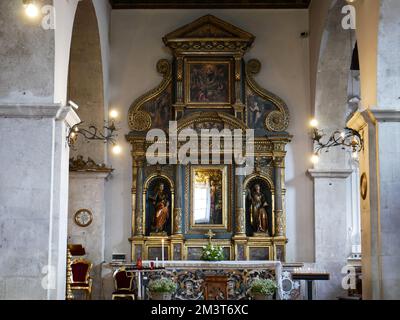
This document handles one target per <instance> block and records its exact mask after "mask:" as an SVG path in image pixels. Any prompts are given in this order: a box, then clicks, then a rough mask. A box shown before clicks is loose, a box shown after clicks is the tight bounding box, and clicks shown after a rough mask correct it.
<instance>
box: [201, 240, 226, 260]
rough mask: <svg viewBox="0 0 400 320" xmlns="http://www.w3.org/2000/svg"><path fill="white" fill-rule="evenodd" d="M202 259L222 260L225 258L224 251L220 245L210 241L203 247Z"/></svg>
mask: <svg viewBox="0 0 400 320" xmlns="http://www.w3.org/2000/svg"><path fill="white" fill-rule="evenodd" d="M201 259H202V260H205V261H221V260H224V259H225V255H224V251H223V249H222V248H221V247H220V246H214V245H213V244H211V243H209V244H207V245H206V246H204V247H203V253H202V255H201Z"/></svg>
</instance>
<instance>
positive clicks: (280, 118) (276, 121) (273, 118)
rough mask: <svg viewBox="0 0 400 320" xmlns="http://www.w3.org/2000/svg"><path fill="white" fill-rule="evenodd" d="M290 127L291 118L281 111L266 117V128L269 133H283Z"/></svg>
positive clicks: (273, 112)
mask: <svg viewBox="0 0 400 320" xmlns="http://www.w3.org/2000/svg"><path fill="white" fill-rule="evenodd" d="M288 126H289V118H287V117H285V114H284V113H282V112H281V111H272V112H270V113H268V114H267V116H266V117H265V128H266V129H267V130H268V131H274V132H282V131H285V130H286V129H287V128H288Z"/></svg>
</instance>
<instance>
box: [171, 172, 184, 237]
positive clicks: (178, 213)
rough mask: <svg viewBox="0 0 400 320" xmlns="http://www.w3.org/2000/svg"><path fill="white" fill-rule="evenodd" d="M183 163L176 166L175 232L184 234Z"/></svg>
mask: <svg viewBox="0 0 400 320" xmlns="http://www.w3.org/2000/svg"><path fill="white" fill-rule="evenodd" d="M181 184H182V165H180V164H178V165H176V166H175V203H174V230H173V234H182V189H183V188H182V185H181Z"/></svg>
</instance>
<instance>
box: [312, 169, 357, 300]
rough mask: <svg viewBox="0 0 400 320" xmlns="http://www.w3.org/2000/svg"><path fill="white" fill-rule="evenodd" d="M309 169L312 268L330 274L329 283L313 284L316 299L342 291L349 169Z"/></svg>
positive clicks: (346, 252) (348, 244) (346, 254)
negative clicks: (313, 254)
mask: <svg viewBox="0 0 400 320" xmlns="http://www.w3.org/2000/svg"><path fill="white" fill-rule="evenodd" d="M309 173H310V175H311V177H312V178H313V179H314V203H315V208H314V211H315V213H314V214H315V263H316V268H318V269H324V270H326V271H328V272H329V273H330V275H331V279H330V281H329V283H328V281H327V282H326V283H325V281H321V282H320V283H317V284H316V287H317V288H316V289H317V294H316V297H317V299H318V300H330V299H336V297H338V296H341V295H343V294H345V292H344V290H343V289H342V279H343V275H342V274H341V272H342V268H343V267H344V266H345V265H346V263H347V258H348V257H349V256H350V254H351V242H350V241H348V230H349V225H348V223H347V215H348V214H347V212H348V211H349V210H351V202H350V201H348V200H347V199H348V197H349V195H348V190H350V184H351V181H350V179H349V177H350V176H351V173H352V170H351V169H336V170H326V169H313V170H309Z"/></svg>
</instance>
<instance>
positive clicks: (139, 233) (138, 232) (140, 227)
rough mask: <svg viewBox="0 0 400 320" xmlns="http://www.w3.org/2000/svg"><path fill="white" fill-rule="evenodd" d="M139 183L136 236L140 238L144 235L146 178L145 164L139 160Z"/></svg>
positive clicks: (137, 189)
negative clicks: (144, 186) (144, 181)
mask: <svg viewBox="0 0 400 320" xmlns="http://www.w3.org/2000/svg"><path fill="white" fill-rule="evenodd" d="M137 165H138V169H137V182H136V210H135V214H136V217H135V236H137V237H140V236H143V235H144V230H143V177H144V167H143V165H144V162H143V160H139V161H138V162H137Z"/></svg>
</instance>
